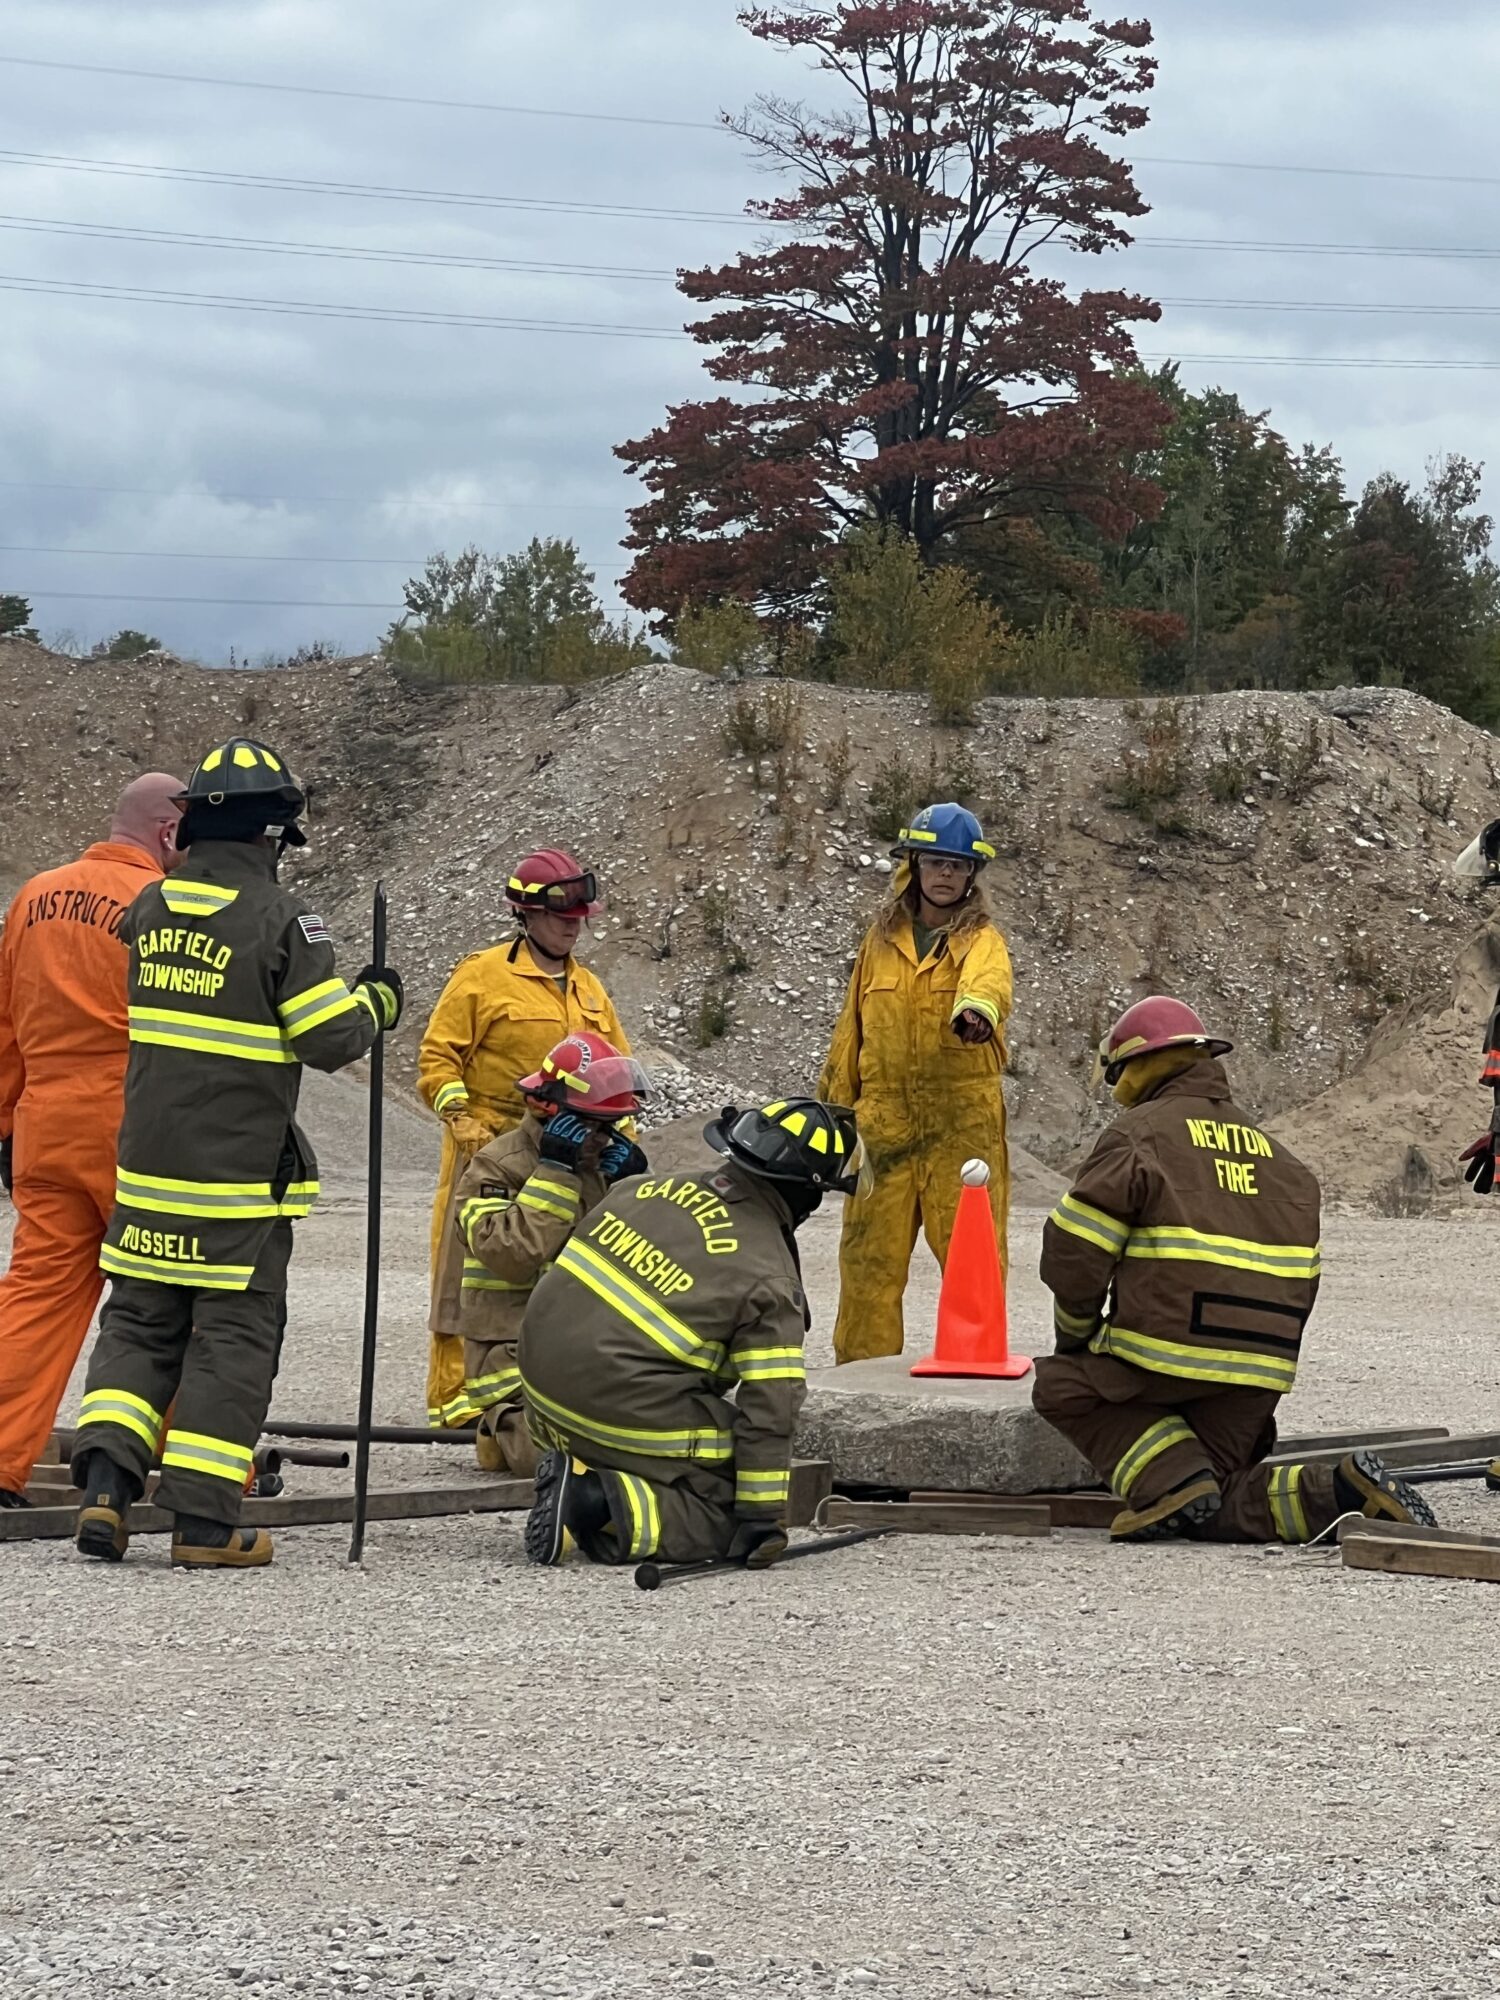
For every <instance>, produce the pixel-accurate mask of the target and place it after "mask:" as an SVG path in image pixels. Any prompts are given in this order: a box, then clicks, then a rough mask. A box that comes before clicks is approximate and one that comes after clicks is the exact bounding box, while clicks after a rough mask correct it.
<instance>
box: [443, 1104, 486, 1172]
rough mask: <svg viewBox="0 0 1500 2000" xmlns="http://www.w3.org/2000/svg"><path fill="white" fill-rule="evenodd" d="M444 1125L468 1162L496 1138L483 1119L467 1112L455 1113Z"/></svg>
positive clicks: (446, 1119)
mask: <svg viewBox="0 0 1500 2000" xmlns="http://www.w3.org/2000/svg"><path fill="white" fill-rule="evenodd" d="M443 1123H444V1124H445V1125H446V1126H447V1127H448V1130H449V1131H450V1132H451V1133H452V1134H453V1143H454V1145H455V1146H457V1148H458V1150H459V1151H460V1152H461V1153H462V1154H463V1156H464V1158H465V1159H466V1160H470V1159H472V1158H473V1157H474V1155H475V1154H476V1153H477V1152H478V1151H479V1149H480V1147H481V1146H487V1145H488V1144H489V1143H490V1141H491V1139H493V1138H494V1136H495V1135H494V1133H493V1132H492V1131H491V1130H490V1128H489V1126H488V1125H486V1124H485V1122H484V1120H483V1119H482V1118H475V1117H474V1116H473V1115H472V1114H471V1113H470V1112H467V1111H455V1112H454V1113H453V1115H452V1116H451V1117H450V1118H445V1119H444V1120H443Z"/></svg>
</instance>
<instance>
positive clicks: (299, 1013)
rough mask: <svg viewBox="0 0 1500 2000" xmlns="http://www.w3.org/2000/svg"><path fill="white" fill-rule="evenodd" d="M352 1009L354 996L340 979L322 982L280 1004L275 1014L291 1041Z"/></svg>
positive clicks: (354, 1003)
mask: <svg viewBox="0 0 1500 2000" xmlns="http://www.w3.org/2000/svg"><path fill="white" fill-rule="evenodd" d="M355 1005H356V1002H355V998H354V995H353V994H352V993H351V992H350V991H349V989H348V987H347V986H346V985H345V984H344V982H343V980H342V979H325V980H324V981H323V983H322V985H321V986H309V987H308V989H307V991H306V992H305V993H296V994H293V996H292V998H291V999H290V1000H283V1001H281V1002H280V1004H279V1005H278V1006H277V1009H276V1012H277V1013H278V1014H279V1015H280V1016H281V1025H282V1026H283V1027H284V1028H285V1029H286V1031H287V1034H288V1035H289V1036H291V1037H292V1038H293V1039H294V1040H295V1038H296V1037H297V1036H298V1035H305V1034H306V1033H307V1031H308V1029H309V1028H320V1027H321V1026H322V1025H323V1023H324V1022H325V1021H332V1020H336V1019H337V1018H338V1016H339V1015H340V1014H348V1013H350V1012H352V1010H353V1008H354V1007H355Z"/></svg>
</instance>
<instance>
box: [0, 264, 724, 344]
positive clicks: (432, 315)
mask: <svg viewBox="0 0 1500 2000" xmlns="http://www.w3.org/2000/svg"><path fill="white" fill-rule="evenodd" d="M0 291H7V292H28V293H30V294H32V295H33V296H34V297H37V296H39V297H42V298H55V297H63V298H87V299H100V300H111V299H112V300H119V301H122V302H123V303H125V304H128V305H166V306H208V307H211V308H214V309H217V310H219V311H223V312H250V313H272V314H278V313H279V314H290V315H292V316H293V317H297V318H302V319H347V320H357V321H363V322H365V323H366V324H371V325H376V326H457V327H475V328H478V329H480V330H481V331H484V332H498V333H553V334H556V333H580V334H590V335H596V336H603V337H605V338H607V339H610V340H673V341H680V340H686V339H687V338H688V336H687V335H686V334H685V333H683V332H681V331H680V330H677V329H674V328H672V327H665V326H627V325H624V324H623V323H621V324H616V323H614V322H605V321H599V320H565V319H518V318H512V317H511V316H509V315H504V316H502V315H499V314H494V313H455V312H424V311H423V310H421V309H420V308H419V307H406V306H358V305H332V304H328V303H325V302H324V301H321V300H318V299H247V298H241V297H239V296H238V295H237V294H235V293H232V292H172V291H157V290H154V289H150V288H148V287H146V286H142V285H96V284H91V283H87V282H84V281H83V280H79V281H77V282H72V283H70V282H66V281H64V280H62V279H57V278H23V277H19V276H17V275H15V274H13V273H11V272H0Z"/></svg>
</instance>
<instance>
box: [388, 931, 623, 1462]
mask: <svg viewBox="0 0 1500 2000" xmlns="http://www.w3.org/2000/svg"><path fill="white" fill-rule="evenodd" d="M580 1030H586V1031H588V1032H590V1033H592V1034H596V1035H604V1036H605V1037H607V1039H608V1040H609V1041H611V1042H613V1043H614V1045H615V1047H616V1048H617V1049H619V1050H620V1052H621V1054H628V1053H629V1049H630V1044H629V1042H628V1041H627V1039H626V1036H625V1031H624V1029H623V1028H622V1027H621V1025H620V1017H619V1015H618V1014H617V1013H616V1012H615V1009H614V1003H613V1002H612V1001H611V999H610V997H609V995H608V994H607V993H606V992H605V990H604V988H603V986H602V985H601V984H600V982H599V980H598V979H597V978H596V977H595V975H594V974H593V973H592V972H590V971H589V970H588V968H587V966H583V965H580V964H578V963H577V961H576V960H573V959H569V961H568V964H567V969H566V971H565V973H563V974H562V975H561V976H560V977H558V978H554V977H553V976H552V975H551V974H550V973H547V972H543V971H542V969H541V968H540V966H538V965H537V963H536V962H535V960H534V959H533V958H532V956H531V953H530V952H529V951H528V950H527V948H526V944H525V940H524V939H520V938H517V939H514V940H512V942H511V943H509V944H502V945H494V946H492V947H491V948H490V949H489V950H488V951H479V952H475V953H473V954H472V956H471V957H469V958H465V959H461V960H460V961H459V964H458V966H457V968H456V969H455V971H454V973H453V976H452V978H451V979H450V980H449V981H448V984H447V985H446V986H445V987H444V988H443V991H442V994H441V996H440V998H439V1000H438V1003H437V1005H436V1007H434V1008H433V1010H432V1018H431V1020H429V1022H428V1023H427V1032H426V1034H425V1035H423V1037H422V1048H421V1053H420V1055H419V1056H418V1058H417V1088H418V1089H419V1090H420V1091H421V1093H422V1096H423V1098H424V1100H425V1101H426V1103H427V1104H428V1106H429V1107H430V1108H431V1109H432V1110H433V1111H435V1112H436V1113H437V1114H438V1116H439V1117H440V1118H444V1117H447V1116H449V1115H451V1114H452V1113H453V1112H454V1111H456V1110H463V1111H466V1112H467V1113H468V1114H469V1115H470V1117H473V1118H477V1119H478V1120H479V1122H480V1123H481V1124H483V1125H486V1126H487V1127H488V1128H489V1130H490V1131H491V1132H492V1133H496V1134H498V1133H501V1132H508V1131H509V1130H511V1128H512V1127H513V1126H516V1125H519V1124H520V1122H521V1118H522V1116H523V1114H524V1112H525V1109H526V1106H525V1104H524V1102H523V1100H522V1097H521V1093H520V1091H519V1090H517V1088H516V1084H517V1082H518V1081H519V1079H520V1078H521V1077H523V1076H530V1075H531V1074H532V1072H533V1071H534V1070H536V1069H538V1068H540V1066H541V1061H542V1057H543V1056H544V1055H546V1053H547V1051H548V1050H549V1049H550V1048H553V1047H554V1046H555V1045H556V1044H557V1043H558V1042H560V1041H562V1040H563V1039H564V1037H565V1036H567V1035H571V1034H575V1033H577V1032H578V1031H580ZM463 1164H464V1156H462V1155H461V1153H460V1149H459V1147H458V1145H457V1144H456V1143H455V1141H454V1138H453V1134H452V1133H451V1131H449V1129H448V1127H447V1126H446V1125H445V1126H444V1128H443V1158H442V1165H441V1167H440V1169H439V1173H438V1185H437V1194H436V1197H435V1198H434V1201H433V1205H432V1283H433V1319H432V1329H433V1331H432V1352H431V1357H430V1361H429V1365H428V1376H427V1420H428V1422H429V1423H431V1424H435V1425H445V1426H451V1427H461V1426H463V1425H465V1424H470V1423H473V1422H474V1420H475V1419H476V1418H477V1417H478V1415H479V1411H478V1409H477V1408H475V1407H474V1406H473V1403H472V1400H471V1399H470V1398H469V1397H468V1395H467V1394H466V1392H465V1390H464V1357H463V1340H462V1334H463V1328H462V1326H461V1325H460V1324H459V1323H458V1320H457V1318H456V1317H455V1318H454V1319H453V1320H452V1321H451V1322H450V1321H449V1319H448V1318H447V1317H443V1318H441V1319H440V1318H439V1317H438V1310H439V1305H440V1299H439V1277H440V1259H441V1252H442V1247H443V1244H444V1242H445V1240H446V1237H447V1235H448V1233H449V1231H450V1230H451V1229H452V1226H453V1223H452V1214H451V1211H452V1206H453V1190H454V1183H455V1181H456V1179H457V1177H458V1173H459V1170H460V1168H461V1167H462V1166H463Z"/></svg>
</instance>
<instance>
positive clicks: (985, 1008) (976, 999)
mask: <svg viewBox="0 0 1500 2000" xmlns="http://www.w3.org/2000/svg"><path fill="white" fill-rule="evenodd" d="M970 1009H972V1011H973V1012H974V1013H976V1014H983V1016H984V1018H985V1019H986V1020H987V1021H988V1022H989V1024H990V1026H991V1027H992V1028H998V1027H999V1025H1000V1009H999V1008H998V1007H997V1006H996V1005H995V1003H994V1001H993V1000H983V999H981V998H980V996H979V995H978V994H977V993H960V994H959V996H958V1001H957V1004H956V1005H955V1007H954V1009H953V1018H954V1019H955V1020H957V1018H958V1016H959V1015H960V1014H962V1013H964V1012H965V1011H966V1010H970Z"/></svg>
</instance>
